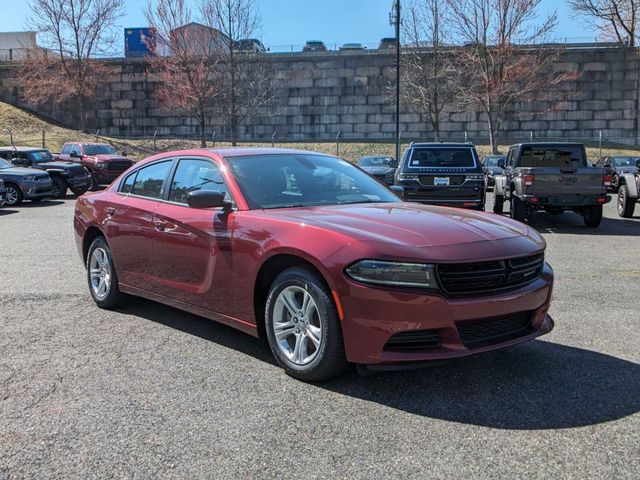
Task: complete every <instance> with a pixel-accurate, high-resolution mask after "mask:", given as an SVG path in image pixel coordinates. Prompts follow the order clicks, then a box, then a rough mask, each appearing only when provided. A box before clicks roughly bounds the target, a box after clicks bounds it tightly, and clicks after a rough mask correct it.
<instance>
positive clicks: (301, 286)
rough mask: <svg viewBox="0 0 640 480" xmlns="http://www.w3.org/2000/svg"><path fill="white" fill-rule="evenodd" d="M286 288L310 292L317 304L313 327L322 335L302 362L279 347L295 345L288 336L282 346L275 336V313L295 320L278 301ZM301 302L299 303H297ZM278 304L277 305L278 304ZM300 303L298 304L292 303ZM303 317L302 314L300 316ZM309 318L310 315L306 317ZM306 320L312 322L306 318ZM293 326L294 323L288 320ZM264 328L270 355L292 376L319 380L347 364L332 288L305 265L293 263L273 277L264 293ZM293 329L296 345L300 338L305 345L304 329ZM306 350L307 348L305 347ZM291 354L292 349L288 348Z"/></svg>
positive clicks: (328, 376)
mask: <svg viewBox="0 0 640 480" xmlns="http://www.w3.org/2000/svg"><path fill="white" fill-rule="evenodd" d="M285 289H289V290H290V291H291V290H295V289H297V290H299V293H300V294H301V295H303V296H304V295H310V296H311V298H312V299H313V301H314V303H315V305H316V312H317V323H319V325H318V326H317V327H316V328H317V329H319V330H320V331H321V337H320V341H319V346H318V347H317V348H316V349H315V351H314V352H313V353H312V355H314V356H313V359H312V360H310V361H309V362H308V363H306V364H304V365H301V364H296V363H295V362H294V361H292V360H291V359H290V358H288V357H287V356H286V354H285V352H283V351H282V350H281V348H289V346H290V347H291V349H294V345H290V344H288V343H287V342H289V339H290V336H287V339H286V340H284V341H283V343H284V344H285V346H284V347H282V346H281V345H279V343H278V341H277V340H276V334H275V331H274V329H275V325H274V324H275V323H276V318H275V316H276V315H278V316H279V315H283V317H281V318H284V319H285V323H286V322H288V321H291V322H294V321H297V318H295V317H293V316H292V315H291V314H289V313H288V312H287V311H285V310H286V309H284V308H283V307H282V306H281V305H282V304H281V303H279V301H278V298H279V296H280V294H281V293H283V291H284V290H285ZM300 304H302V303H300ZM279 305H280V306H279ZM294 306H295V307H298V308H301V307H299V305H294ZM301 318H302V317H301ZM306 320H307V321H309V320H310V319H306ZM308 323H309V324H310V323H311V322H308ZM291 325H292V327H291V328H290V330H293V329H295V328H296V327H297V325H294V324H293V323H291ZM298 325H300V326H301V329H304V328H305V327H304V326H303V323H298ZM265 329H266V332H267V340H268V342H269V346H270V347H271V351H272V352H273V356H274V357H275V359H276V361H277V362H278V364H279V365H280V366H281V367H282V368H283V369H284V370H285V372H286V373H287V374H288V375H290V376H292V377H295V378H298V379H301V380H306V381H312V382H314V381H322V380H327V379H329V378H332V377H336V376H338V375H340V374H341V373H342V372H343V371H344V369H345V368H346V366H347V361H346V358H345V354H344V341H343V338H342V329H341V327H340V320H339V319H338V312H337V310H336V306H335V304H334V302H333V299H332V297H331V292H329V290H328V289H327V287H326V286H325V284H324V281H323V279H322V277H321V276H320V275H318V273H316V272H315V271H313V270H311V269H309V268H305V267H292V268H289V269H287V270H285V271H283V272H282V273H280V275H278V276H277V278H276V279H275V280H274V282H273V284H272V285H271V288H270V290H269V296H268V297H267V304H266V306H265ZM295 332H296V333H291V334H290V335H291V336H294V337H295V338H296V340H294V343H295V345H297V342H298V341H300V342H301V343H305V345H308V342H309V341H310V340H309V338H306V337H307V333H306V331H305V332H301V330H300V329H296V330H295ZM299 337H305V338H306V340H304V342H303V340H301V339H300V340H298V339H299ZM307 351H308V350H307ZM291 353H292V355H293V352H291Z"/></svg>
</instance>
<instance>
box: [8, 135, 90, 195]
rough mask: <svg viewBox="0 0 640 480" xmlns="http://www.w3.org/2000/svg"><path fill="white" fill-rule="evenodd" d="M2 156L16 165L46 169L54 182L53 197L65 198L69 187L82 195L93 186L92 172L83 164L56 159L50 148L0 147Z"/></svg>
mask: <svg viewBox="0 0 640 480" xmlns="http://www.w3.org/2000/svg"><path fill="white" fill-rule="evenodd" d="M0 158H4V159H5V160H9V161H10V162H11V163H13V164H14V165H15V166H16V167H23V168H35V169H38V170H44V171H45V172H47V173H48V174H49V176H50V177H51V181H52V182H53V194H52V195H51V196H52V197H53V198H64V196H65V195H66V194H67V188H69V189H70V190H71V191H72V192H73V193H74V194H76V195H82V194H83V193H84V192H86V191H87V190H89V187H91V174H90V173H89V171H88V170H87V169H86V168H84V167H83V166H82V165H78V164H77V163H72V162H63V161H59V160H56V159H55V158H54V157H53V155H51V153H50V152H49V150H47V149H45V148H35V147H0Z"/></svg>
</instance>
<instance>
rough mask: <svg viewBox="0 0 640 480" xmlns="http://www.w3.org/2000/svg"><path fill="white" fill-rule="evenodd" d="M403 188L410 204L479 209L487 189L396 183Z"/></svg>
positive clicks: (478, 186)
mask: <svg viewBox="0 0 640 480" xmlns="http://www.w3.org/2000/svg"><path fill="white" fill-rule="evenodd" d="M396 185H399V186H401V187H403V189H404V193H403V197H404V199H405V200H407V201H408V202H418V203H424V204H426V205H442V206H446V207H478V206H480V205H483V204H484V196H485V188H484V180H483V181H482V184H472V185H464V186H456V187H426V186H418V185H419V184H417V182H399V183H398V182H396Z"/></svg>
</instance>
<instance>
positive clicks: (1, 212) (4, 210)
mask: <svg viewBox="0 0 640 480" xmlns="http://www.w3.org/2000/svg"><path fill="white" fill-rule="evenodd" d="M12 213H18V210H10V209H8V208H1V207H0V217H2V216H3V215H11V214H12Z"/></svg>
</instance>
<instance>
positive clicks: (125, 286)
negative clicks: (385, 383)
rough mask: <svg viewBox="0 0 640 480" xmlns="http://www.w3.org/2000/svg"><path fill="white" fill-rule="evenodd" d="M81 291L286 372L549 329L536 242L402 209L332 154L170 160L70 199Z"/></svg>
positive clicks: (318, 376)
mask: <svg viewBox="0 0 640 480" xmlns="http://www.w3.org/2000/svg"><path fill="white" fill-rule="evenodd" d="M74 226H75V233H76V241H77V245H78V249H79V251H80V255H81V256H82V259H83V260H84V262H85V265H86V268H87V281H88V286H89V291H90V292H91V295H92V296H93V299H94V300H95V302H96V304H97V305H98V306H99V307H102V308H115V307H117V306H119V305H121V304H122V302H123V301H124V300H125V299H126V298H127V297H128V296H129V295H134V296H140V297H145V298H148V299H152V300H155V301H158V302H162V303H164V304H167V305H170V306H172V307H176V308H179V309H182V310H186V311H189V312H192V313H195V314H198V315H202V316H204V317H208V318H211V319H213V320H216V321H218V322H221V323H224V324H227V325H231V326H233V327H235V328H238V329H240V330H242V331H244V332H247V333H249V334H251V335H255V336H259V335H262V336H264V337H266V339H267V340H268V342H269V345H270V347H271V350H272V351H273V354H274V356H275V358H276V359H277V361H278V363H279V364H280V365H281V366H282V367H283V368H284V369H285V370H286V372H287V373H289V374H290V375H292V376H294V377H297V378H301V379H305V380H323V379H327V378H329V377H332V376H335V375H338V374H340V373H341V372H342V371H343V369H344V368H345V366H346V365H347V362H351V363H356V364H360V365H364V366H366V368H373V369H375V368H398V367H400V366H404V365H410V364H415V363H419V362H426V361H430V360H442V359H450V358H455V357H462V356H465V355H470V354H474V353H479V352H484V351H488V350H494V349H497V348H502V347H507V346H511V345H514V344H517V343H521V342H524V341H527V340H531V339H532V338H535V337H537V336H540V335H543V334H545V333H548V332H549V331H551V329H552V328H553V321H552V320H551V318H550V317H549V315H548V314H547V311H548V309H549V303H550V300H551V290H552V286H553V271H552V269H551V267H550V266H549V265H548V264H547V263H545V261H544V249H545V242H544V240H543V239H542V238H541V237H540V235H539V234H538V233H536V232H535V231H534V230H532V229H530V228H529V227H527V226H526V225H524V224H522V223H519V222H516V221H513V220H510V219H507V218H502V217H499V216H496V215H493V214H486V213H482V212H471V211H464V210H458V209H454V208H445V207H435V206H426V205H418V204H413V203H408V202H405V201H403V200H402V199H400V198H399V197H398V196H396V194H395V193H394V192H392V191H391V190H389V189H387V188H386V187H385V186H384V185H382V184H380V183H378V182H377V181H376V180H374V179H373V178H371V177H370V176H369V175H367V174H366V173H365V172H364V171H362V170H360V169H359V168H357V167H355V166H353V165H351V164H350V163H348V162H346V161H344V160H341V159H339V158H335V157H331V156H327V155H323V154H318V153H311V152H305V151H295V150H281V149H216V150H204V149H203V150H186V151H179V152H168V153H163V154H160V155H156V156H154V157H151V158H148V159H146V160H144V161H141V162H139V163H137V164H135V165H134V166H133V167H132V168H130V169H129V170H128V171H126V172H125V173H124V174H123V175H122V176H121V177H120V178H119V179H117V180H116V181H115V182H114V183H113V184H112V185H111V186H110V187H109V188H107V189H106V190H104V191H102V192H98V193H94V194H89V195H84V196H82V197H80V198H79V199H78V201H77V204H76V211H75V218H74Z"/></svg>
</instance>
